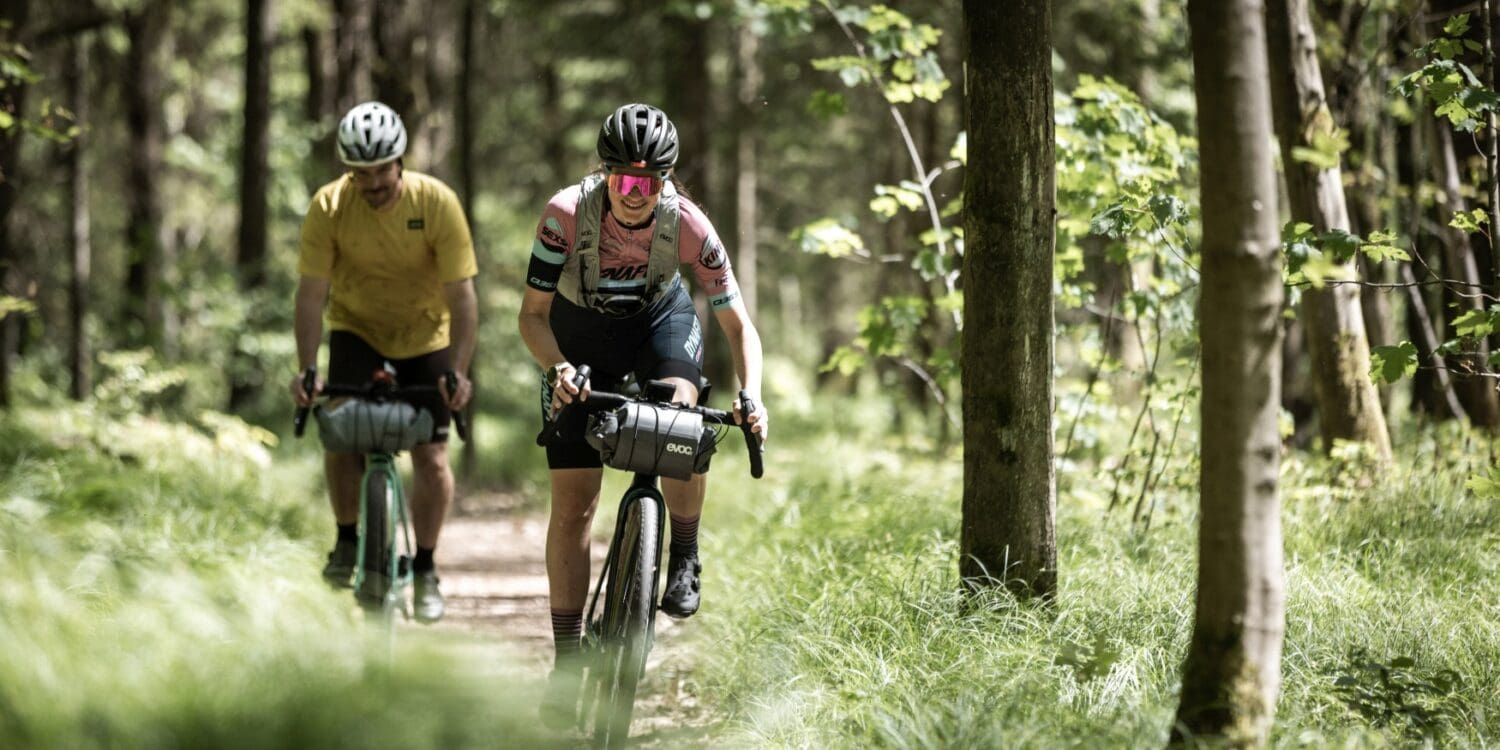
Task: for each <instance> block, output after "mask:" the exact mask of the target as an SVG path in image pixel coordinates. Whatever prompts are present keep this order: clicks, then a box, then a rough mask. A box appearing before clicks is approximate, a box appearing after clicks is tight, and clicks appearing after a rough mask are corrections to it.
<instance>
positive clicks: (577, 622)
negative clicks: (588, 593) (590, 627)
mask: <svg viewBox="0 0 1500 750" xmlns="http://www.w3.org/2000/svg"><path fill="white" fill-rule="evenodd" d="M582 637H583V611H582V610H574V611H565V610H560V609H554V610H552V644H553V646H554V647H555V648H556V649H557V651H556V657H555V658H554V660H553V663H552V664H553V666H558V665H560V664H561V663H562V661H563V660H564V659H567V658H569V657H571V656H573V655H575V654H577V653H578V650H579V648H580V643H579V640H580V639H581V638H582Z"/></svg>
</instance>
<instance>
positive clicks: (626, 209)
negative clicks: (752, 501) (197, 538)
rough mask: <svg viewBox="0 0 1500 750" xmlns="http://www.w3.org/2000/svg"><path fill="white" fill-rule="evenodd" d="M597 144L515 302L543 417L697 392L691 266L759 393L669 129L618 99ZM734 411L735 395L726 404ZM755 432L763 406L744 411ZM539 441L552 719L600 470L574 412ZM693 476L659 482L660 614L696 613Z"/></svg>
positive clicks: (563, 689) (556, 202) (728, 273)
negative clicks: (625, 385)
mask: <svg viewBox="0 0 1500 750" xmlns="http://www.w3.org/2000/svg"><path fill="white" fill-rule="evenodd" d="M597 150H598V153H599V158H600V159H601V160H602V161H603V169H602V171H601V172H596V173H595V174H593V175H590V176H589V177H586V178H585V179H584V180H583V182H582V183H581V184H579V185H575V186H572V187H569V188H565V189H563V190H562V191H560V192H558V193H557V194H556V195H554V196H553V197H552V200H551V201H550V202H549V203H548V204H547V208H546V210H545V211H544V212H543V213H542V218H541V221H540V222H539V224H538V226H537V235H536V240H535V241H534V242H533V244H532V252H531V262H530V267H529V269H528V271H527V288H526V292H525V296H524V297H523V298H522V301H521V313H520V321H519V323H520V329H521V336H522V338H523V339H524V340H525V342H526V346H527V348H528V349H530V350H531V354H532V356H533V357H535V358H536V361H537V363H538V364H539V365H540V366H541V367H543V368H545V370H546V374H545V376H544V379H543V384H542V408H543V412H544V419H545V416H546V413H549V412H550V410H553V409H557V408H560V407H561V405H562V404H565V403H571V402H572V401H573V400H574V399H575V398H578V399H587V398H588V394H589V391H590V389H591V387H593V386H597V387H598V388H599V389H600V390H603V391H616V390H618V386H619V384H620V381H621V379H622V378H623V377H624V376H625V375H626V374H628V373H634V375H635V376H636V378H637V380H638V382H641V383H644V382H645V381H646V380H648V379H658V380H666V381H668V382H670V383H672V384H673V385H674V386H675V387H676V394H675V395H674V397H673V400H674V401H676V402H681V403H696V402H697V400H698V388H699V384H700V382H701V374H702V364H703V335H702V329H701V328H700V327H699V322H698V315H697V312H696V310H695V309H694V308H693V301H692V298H691V297H690V296H689V295H688V292H687V290H686V288H684V286H683V283H682V278H681V275H680V274H679V272H678V267H679V266H680V265H681V264H690V265H691V266H692V267H693V271H694V275H696V276H697V278H698V283H699V285H700V286H701V287H702V288H703V289H704V291H705V292H707V293H708V294H709V298H710V304H711V305H712V308H713V311H714V317H716V318H717V319H718V321H719V325H720V327H721V328H723V329H724V333H725V334H726V335H727V336H728V338H729V343H730V352H731V353H732V355H733V358H734V364H735V372H736V374H737V375H738V377H739V380H740V383H742V384H743V385H744V388H745V390H746V391H748V392H749V394H750V396H751V397H752V398H753V399H754V401H755V403H756V404H761V403H762V399H761V394H760V387H761V346H760V336H759V335H758V334H757V333H756V331H755V326H754V325H753V324H752V323H751V322H750V318H749V316H748V315H747V314H746V311H745V306H744V304H743V303H742V302H741V301H740V295H739V287H738V285H737V284H736V283H735V279H734V273H733V271H732V270H731V269H730V266H729V257H728V256H727V255H726V253H725V251H724V246H723V244H722V243H721V242H720V241H719V236H718V233H717V232H716V231H715V230H714V227H713V224H712V223H710V222H709V220H708V217H707V216H705V215H704V214H703V211H702V210H701V209H700V208H698V206H697V205H695V204H694V203H693V202H692V201H691V200H689V199H688V197H687V196H686V195H685V194H684V192H683V191H682V189H681V188H680V187H679V186H676V185H674V184H673V173H672V170H673V167H674V166H675V165H676V163H677V155H678V142H677V130H676V128H675V127H673V125H672V123H671V121H670V120H668V119H667V116H666V115H665V114H663V113H662V111H661V110H659V109H657V108H656V107H652V106H649V105H646V104H627V105H625V106H623V107H620V108H619V109H618V110H616V111H615V112H614V113H613V114H612V115H610V116H609V117H608V118H607V119H606V120H605V121H604V125H603V127H602V128H601V129H600V131H599V139H598V145H597ZM577 364H587V365H589V366H590V367H592V368H593V375H592V383H587V382H586V383H584V384H583V385H582V387H581V388H579V387H577V386H575V385H574V384H573V382H572V379H573V376H574V373H575V372H576V368H575V365H577ZM735 408H736V413H738V405H737V404H736V407H735ZM747 419H748V420H749V422H750V423H751V424H753V425H754V428H753V429H754V430H755V431H756V432H758V433H760V438H761V440H764V439H765V437H766V434H767V433H766V428H767V426H768V424H767V416H766V412H765V409H764V408H759V407H758V408H757V409H756V411H755V412H754V413H753V414H751V415H749V416H748V417H747ZM568 421H569V422H570V423H569V424H565V425H563V428H562V431H563V433H564V435H565V438H564V439H563V440H560V441H549V444H548V445H547V446H546V451H547V466H548V468H549V469H550V470H551V471H550V475H551V483H552V510H551V518H550V521H549V524H548V528H547V581H548V589H549V594H550V600H551V602H550V603H551V610H552V629H553V641H554V644H555V647H556V654H555V660H554V668H553V671H552V674H551V675H550V676H549V678H548V685H547V693H546V695H545V696H544V698H543V701H542V718H543V719H544V721H545V722H546V723H547V724H549V725H551V726H554V727H559V728H560V727H565V726H567V725H568V724H570V723H571V722H572V721H573V720H574V712H575V710H576V694H577V690H578V682H579V666H580V665H579V664H578V663H577V661H578V660H577V659H576V658H575V656H576V654H577V652H578V650H579V638H580V635H581V632H582V628H583V607H584V601H585V598H586V597H587V594H588V582H589V527H590V524H591V523H592V521H593V517H594V509H595V507H596V506H597V505H598V501H599V487H600V482H601V479H602V476H603V470H602V465H601V462H600V459H599V453H598V452H597V451H596V450H594V449H593V448H591V447H589V445H588V444H587V443H586V442H585V441H584V437H583V431H584V426H585V423H584V415H583V414H581V413H576V412H575V413H574V414H573V418H571V419H569V420H568ZM704 480H705V477H704V475H702V474H699V475H695V476H694V477H693V478H692V479H691V480H688V481H679V480H673V479H665V478H664V479H663V480H662V494H663V495H664V496H665V498H666V502H667V508H668V511H669V515H670V519H671V532H672V536H671V544H670V546H669V551H670V556H669V560H668V563H667V587H666V591H665V593H664V594H663V595H662V601H661V609H662V611H663V612H665V613H667V614H668V615H671V616H673V617H678V618H683V617H689V616H691V615H692V614H693V613H695V612H697V611H698V599H699V575H700V573H701V565H700V563H699V555H698V519H699V515H700V513H701V511H702V508H703V497H704V490H705V487H706V484H705V481H704Z"/></svg>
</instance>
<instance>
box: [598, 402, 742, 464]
mask: <svg viewBox="0 0 1500 750" xmlns="http://www.w3.org/2000/svg"><path fill="white" fill-rule="evenodd" d="M714 437H715V433H714V430H713V428H711V427H706V426H704V424H703V417H702V415H699V414H694V413H692V412H685V411H681V410H679V409H667V408H662V407H658V406H653V405H651V404H644V403H638V402H631V403H628V404H624V405H622V406H620V407H618V408H616V409H613V410H611V411H607V412H600V413H597V414H594V415H592V416H590V417H589V426H588V430H587V431H586V432H585V433H584V439H585V440H587V441H588V444H589V445H591V446H593V448H594V449H595V450H597V451H599V457H600V458H601V459H602V460H603V461H604V463H605V465H607V466H610V467H612V468H615V469H620V470H622V471H630V472H635V473H637V474H656V475H658V476H663V477H669V478H671V479H691V478H692V476H693V474H694V473H699V474H701V473H703V472H705V471H708V460H709V457H710V456H712V455H713V452H714V447H715V446H714Z"/></svg>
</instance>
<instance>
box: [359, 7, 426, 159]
mask: <svg viewBox="0 0 1500 750" xmlns="http://www.w3.org/2000/svg"><path fill="white" fill-rule="evenodd" d="M424 5H425V4H424ZM423 12H424V13H425V12H432V9H431V8H427V9H426V10H424V11H423ZM410 13H411V9H410V8H409V7H408V6H407V4H406V3H399V2H389V1H387V2H379V1H377V2H375V3H373V11H372V13H371V15H370V37H371V39H372V41H373V42H374V55H375V56H374V59H373V60H372V61H371V63H370V77H371V82H372V83H373V84H374V86H375V98H376V99H379V100H380V101H381V102H384V103H385V104H387V105H389V106H390V108H391V109H394V110H396V113H397V114H399V115H401V119H402V123H403V124H404V125H406V134H407V141H406V142H407V144H408V146H407V150H408V155H407V159H406V161H407V163H408V164H416V165H420V166H422V167H423V168H424V169H425V161H424V160H423V158H422V157H423V156H424V155H422V154H418V153H411V152H412V148H411V147H412V146H414V145H419V144H420V143H421V139H422V138H423V137H424V135H425V128H424V127H423V115H425V114H426V113H425V112H419V111H418V109H417V106H416V102H417V92H416V88H415V86H414V84H415V79H416V78H417V77H418V76H420V75H421V70H420V67H421V66H419V65H418V64H417V61H416V50H415V41H416V35H415V34H414V33H413V29H412V21H411V18H410Z"/></svg>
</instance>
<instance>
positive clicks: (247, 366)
mask: <svg viewBox="0 0 1500 750" xmlns="http://www.w3.org/2000/svg"><path fill="white" fill-rule="evenodd" d="M274 13H275V0H245V132H244V140H243V143H242V146H241V148H240V229H239V255H238V257H237V258H236V263H235V265H236V267H237V269H236V270H237V271H238V274H239V286H240V290H241V291H243V292H247V293H252V294H253V293H254V292H256V291H257V290H259V289H261V288H262V287H264V286H265V283H266V224H267V222H268V221H269V216H268V215H267V210H266V184H267V181H268V177H269V175H268V169H267V148H268V141H269V137H270V130H271V64H270V63H271V47H272V45H273V44H274V43H275V41H274V39H272V33H273V32H274V30H275V24H274V22H273V21H272V17H273V14H274ZM251 315H252V318H251V320H250V321H248V322H250V323H252V324H253V323H254V322H255V321H254V320H253V316H254V312H253V311H252V314H251ZM236 360H237V364H236V366H235V367H234V368H233V372H232V373H231V383H232V385H231V387H230V391H229V409H230V410H231V411H234V410H238V409H241V408H243V407H244V406H245V405H246V404H248V403H249V402H250V401H251V400H252V399H253V398H254V396H255V393H256V391H257V390H258V386H259V384H260V383H261V381H262V380H263V379H264V376H263V373H262V372H261V371H260V365H259V362H258V359H257V358H256V357H255V356H254V355H251V354H247V353H245V352H240V351H238V349H237V350H236Z"/></svg>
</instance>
